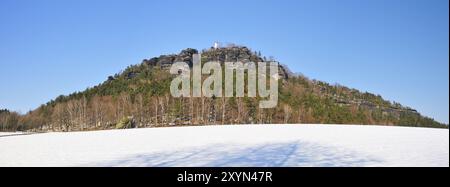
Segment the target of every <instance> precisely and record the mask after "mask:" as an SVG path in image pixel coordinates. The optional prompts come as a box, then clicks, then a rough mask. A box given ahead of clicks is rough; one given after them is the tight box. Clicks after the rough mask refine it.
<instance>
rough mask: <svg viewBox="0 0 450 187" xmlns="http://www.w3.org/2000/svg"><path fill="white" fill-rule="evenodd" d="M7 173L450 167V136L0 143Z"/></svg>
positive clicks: (193, 136) (23, 139) (401, 132)
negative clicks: (19, 169)
mask: <svg viewBox="0 0 450 187" xmlns="http://www.w3.org/2000/svg"><path fill="white" fill-rule="evenodd" d="M3 135H5V134H3ZM0 166H219V167H221V166H275V167H277V166H289V167H290V166H444V167H448V166H449V131H448V129H428V128H409V127H383V126H349V125H242V126H231V125H230V126H202V127H173V128H153V129H129V130H109V131H95V132H71V133H45V134H33V135H15V136H0Z"/></svg>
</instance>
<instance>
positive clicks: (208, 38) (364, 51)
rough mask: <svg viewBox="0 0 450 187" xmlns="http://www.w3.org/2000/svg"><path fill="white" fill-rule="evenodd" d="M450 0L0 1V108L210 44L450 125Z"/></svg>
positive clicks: (25, 106)
mask: <svg viewBox="0 0 450 187" xmlns="http://www.w3.org/2000/svg"><path fill="white" fill-rule="evenodd" d="M448 7H449V1H448V0H309V1H302V0H292V1H289V0H277V1H275V0H265V1H261V0H243V1H242V0H239V1H238V0H229V1H207V0H189V1H184V0H178V1H175V0H153V1H144V0H143V1H138V0H127V1H126V0H64V1H61V0H39V1H35V0H1V1H0V80H1V81H0V89H1V90H0V108H8V109H12V110H17V111H20V112H27V111H28V110H30V109H34V108H36V107H38V106H39V105H40V104H43V103H46V102H47V101H49V100H50V99H53V98H55V97H56V96H58V95H60V94H69V93H72V92H74V91H81V90H84V89H86V88H87V87H90V86H94V85H97V84H99V83H101V82H103V81H104V80H105V79H106V78H107V76H108V75H113V74H115V73H117V72H119V71H120V70H122V69H124V68H125V67H126V66H128V65H130V64H137V63H140V62H141V60H142V59H144V58H150V57H154V56H158V55H160V54H166V53H178V52H179V51H180V50H182V49H184V48H187V47H193V48H197V49H203V48H207V47H210V46H211V45H212V43H213V42H214V41H221V42H232V43H236V44H242V45H246V46H248V47H250V48H252V49H253V50H259V51H261V52H262V53H263V55H266V56H274V57H275V58H276V59H277V60H279V61H280V62H282V63H284V64H286V65H288V66H289V67H290V68H291V70H292V71H294V72H301V73H303V74H304V75H306V76H308V77H310V78H314V79H318V80H323V81H327V82H330V83H339V84H342V85H346V86H349V87H352V88H356V89H359V90H362V91H369V92H372V93H375V94H380V95H382V96H383V97H384V98H386V99H388V100H392V101H397V102H400V103H402V104H404V105H406V106H410V107H412V108H415V109H417V110H418V111H419V112H421V113H422V114H424V115H426V116H430V117H432V118H435V119H436V120H438V121H441V122H445V123H448V121H449V52H448V51H449V23H448V22H449V8H448Z"/></svg>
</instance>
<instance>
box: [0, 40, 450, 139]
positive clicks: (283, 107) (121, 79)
mask: <svg viewBox="0 0 450 187" xmlns="http://www.w3.org/2000/svg"><path fill="white" fill-rule="evenodd" d="M197 53H199V51H198V50H196V49H191V48H188V49H185V50H182V51H181V52H180V53H179V54H170V55H161V56H159V57H154V58H150V59H144V60H143V61H142V63H140V64H137V65H133V66H129V67H127V68H126V69H125V70H124V71H122V72H120V73H118V74H116V75H113V76H110V77H108V79H107V80H106V81H105V82H103V83H101V84H99V85H97V86H94V87H92V88H89V89H87V90H85V91H82V92H76V93H73V94H70V95H68V96H59V97H58V98H56V99H55V100H52V101H50V102H48V103H47V104H44V105H42V106H40V107H39V108H37V109H36V110H33V111H30V112H29V113H27V114H25V115H18V114H17V113H10V112H2V113H0V127H1V130H3V131H5V130H29V131H82V130H99V129H114V128H132V127H161V126H180V125H211V124H269V123H271V124H277V123H321V124H376V125H396V126H398V125H401V126H417V127H439V128H448V125H446V124H441V123H438V122H436V121H434V120H433V119H431V118H428V117H425V116H422V115H421V114H419V113H418V112H417V111H416V110H414V109H411V108H409V107H405V106H402V105H401V104H399V103H396V102H391V101H387V100H385V99H383V98H382V97H381V96H379V95H375V94H371V93H367V92H360V91H358V90H356V89H352V88H348V87H345V86H341V85H330V84H328V83H326V82H322V81H317V80H310V79H308V78H307V77H305V76H302V75H295V74H292V73H291V72H290V71H289V69H288V68H287V67H285V66H282V65H280V66H279V74H280V77H282V79H281V82H280V88H279V101H278V106H277V107H276V108H271V109H260V108H259V107H257V106H258V102H259V100H261V98H259V97H257V98H248V97H244V98H225V97H223V98H204V97H201V98H173V97H172V96H171V95H170V91H169V86H170V82H171V80H172V77H173V75H170V74H169V73H168V68H169V67H170V66H171V65H172V64H173V63H174V62H180V61H182V62H186V63H188V64H189V65H190V66H192V64H193V60H192V55H193V54H197ZM201 53H202V59H201V60H202V62H208V61H218V62H222V63H223V62H226V61H227V62H236V61H241V62H244V63H246V62H260V61H274V59H273V58H266V57H264V56H262V55H261V54H260V52H255V51H252V50H251V49H249V48H248V47H244V46H228V47H219V48H209V49H204V50H202V51H201ZM11 115H14V116H11Z"/></svg>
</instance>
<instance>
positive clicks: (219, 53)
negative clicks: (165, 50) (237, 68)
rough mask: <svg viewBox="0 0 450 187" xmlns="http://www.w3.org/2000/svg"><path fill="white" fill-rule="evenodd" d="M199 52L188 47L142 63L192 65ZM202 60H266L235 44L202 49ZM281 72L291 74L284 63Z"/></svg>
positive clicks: (286, 76)
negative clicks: (193, 56) (194, 56)
mask: <svg viewBox="0 0 450 187" xmlns="http://www.w3.org/2000/svg"><path fill="white" fill-rule="evenodd" d="M193 54H198V51H197V50H196V49H192V48H187V49H184V50H182V51H181V52H180V53H179V54H177V55H175V54H172V55H161V56H159V57H155V58H151V59H144V60H143V61H142V63H144V64H146V65H149V66H152V67H160V68H162V69H169V68H170V66H171V65H172V64H173V63H175V62H186V63H187V64H188V65H189V66H190V67H192V64H193V60H192V55H193ZM202 61H203V62H211V61H216V62H221V63H224V62H243V63H247V62H266V61H268V60H266V59H265V58H263V57H261V56H260V55H258V54H256V53H254V52H252V51H251V50H250V49H249V48H247V47H242V46H233V47H223V48H210V49H207V50H203V51H202ZM278 70H279V74H280V77H281V78H283V79H288V78H289V76H290V73H289V70H288V69H287V68H286V67H285V66H282V65H279V69H278Z"/></svg>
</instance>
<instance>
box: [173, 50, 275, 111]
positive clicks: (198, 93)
mask: <svg viewBox="0 0 450 187" xmlns="http://www.w3.org/2000/svg"><path fill="white" fill-rule="evenodd" d="M200 59H201V54H194V55H193V65H192V66H193V67H192V74H191V69H190V67H189V65H188V64H187V63H185V62H176V63H174V64H173V65H172V67H171V68H170V73H171V74H174V75H178V76H177V77H175V78H174V79H173V80H172V83H171V85H170V93H171V94H172V96H173V97H244V96H245V94H244V92H245V88H244V86H245V83H244V81H245V71H247V97H257V90H258V96H259V97H260V98H265V99H266V100H262V101H260V103H259V107H260V108H274V107H276V106H277V104H278V80H279V74H278V63H277V62H258V63H254V62H246V63H242V62H225V63H224V68H222V66H221V63H220V62H214V61H212V62H206V63H204V64H202V63H201V60H200ZM202 66H203V67H202ZM222 71H225V74H223V73H222ZM202 75H209V77H207V78H206V79H205V80H204V81H203V83H202ZM223 75H225V76H224V77H225V84H223ZM234 75H236V76H234ZM191 76H192V77H191ZM191 78H192V79H191ZM191 80H192V92H191ZM234 83H236V84H234ZM223 85H224V87H225V91H224V92H225V93H223ZM234 88H235V89H234Z"/></svg>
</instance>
